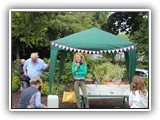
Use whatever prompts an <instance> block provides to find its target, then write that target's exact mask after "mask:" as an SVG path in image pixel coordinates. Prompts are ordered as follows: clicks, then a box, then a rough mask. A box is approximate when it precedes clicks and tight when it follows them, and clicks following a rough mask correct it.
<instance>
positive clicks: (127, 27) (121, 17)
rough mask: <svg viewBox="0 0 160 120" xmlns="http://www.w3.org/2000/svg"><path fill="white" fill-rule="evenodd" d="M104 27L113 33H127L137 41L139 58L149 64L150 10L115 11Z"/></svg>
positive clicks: (132, 39) (131, 38)
mask: <svg viewBox="0 0 160 120" xmlns="http://www.w3.org/2000/svg"><path fill="white" fill-rule="evenodd" d="M102 29H104V30H106V31H108V32H111V33H113V34H116V35H117V34H119V33H121V32H122V33H125V34H128V37H129V39H130V40H131V41H133V42H134V43H136V47H137V49H136V50H137V59H138V60H139V61H141V62H144V64H145V65H147V64H148V40H149V35H148V33H149V32H148V30H149V26H148V12H115V13H113V14H111V15H110V17H109V18H108V20H107V22H106V23H105V24H103V25H102Z"/></svg>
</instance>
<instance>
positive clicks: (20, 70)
mask: <svg viewBox="0 0 160 120" xmlns="http://www.w3.org/2000/svg"><path fill="white" fill-rule="evenodd" d="M19 73H20V74H23V73H24V71H23V67H22V65H20V66H19Z"/></svg>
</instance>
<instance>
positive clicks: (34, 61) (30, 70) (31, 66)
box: [23, 53, 49, 79]
mask: <svg viewBox="0 0 160 120" xmlns="http://www.w3.org/2000/svg"><path fill="white" fill-rule="evenodd" d="M48 67H49V63H48V64H46V63H45V62H44V61H43V60H42V59H40V58H38V53H32V54H31V58H29V59H28V60H26V62H25V64H24V66H23V70H24V75H26V76H28V77H29V78H30V79H32V77H34V76H37V77H41V75H42V71H43V70H44V69H46V68H48Z"/></svg>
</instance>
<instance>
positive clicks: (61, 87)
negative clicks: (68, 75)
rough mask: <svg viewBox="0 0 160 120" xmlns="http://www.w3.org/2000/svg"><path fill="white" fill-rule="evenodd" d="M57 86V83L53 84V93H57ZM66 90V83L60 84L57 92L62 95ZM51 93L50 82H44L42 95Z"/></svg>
mask: <svg viewBox="0 0 160 120" xmlns="http://www.w3.org/2000/svg"><path fill="white" fill-rule="evenodd" d="M56 88H57V85H56V84H55V83H53V84H52V90H51V94H56V91H55V90H56ZM64 90H65V85H62V84H60V85H59V86H58V90H57V92H58V93H57V94H58V95H60V94H62V93H63V91H64ZM48 94H49V83H48V82H43V83H42V86H41V95H42V96H46V95H48Z"/></svg>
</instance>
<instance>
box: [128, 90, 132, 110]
mask: <svg viewBox="0 0 160 120" xmlns="http://www.w3.org/2000/svg"><path fill="white" fill-rule="evenodd" d="M132 104H133V94H132V91H131V92H130V94H129V106H130V107H131V106H132Z"/></svg>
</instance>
